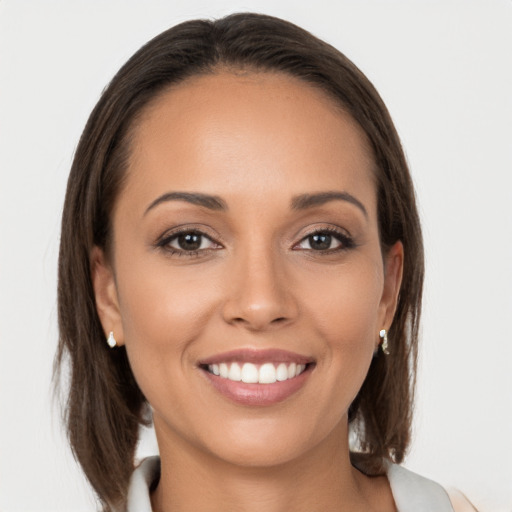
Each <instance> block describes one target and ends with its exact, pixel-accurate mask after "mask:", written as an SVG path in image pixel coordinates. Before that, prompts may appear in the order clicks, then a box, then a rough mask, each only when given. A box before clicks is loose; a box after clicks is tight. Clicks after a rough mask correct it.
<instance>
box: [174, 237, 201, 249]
mask: <svg viewBox="0 0 512 512" xmlns="http://www.w3.org/2000/svg"><path fill="white" fill-rule="evenodd" d="M178 245H179V246H180V248H181V249H183V250H184V251H196V250H197V249H199V248H200V247H201V235H197V234H195V233H187V234H185V235H180V236H179V237H178Z"/></svg>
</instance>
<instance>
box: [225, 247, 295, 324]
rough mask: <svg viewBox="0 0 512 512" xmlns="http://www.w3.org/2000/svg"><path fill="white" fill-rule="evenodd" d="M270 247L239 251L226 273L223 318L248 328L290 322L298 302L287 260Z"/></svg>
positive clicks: (292, 319)
mask: <svg viewBox="0 0 512 512" xmlns="http://www.w3.org/2000/svg"><path fill="white" fill-rule="evenodd" d="M281 260H282V256H281V258H280V256H279V255H276V254H273V252H272V250H271V249H267V250H259V251H254V250H252V251H251V250H250V251H247V252H245V254H244V255H241V254H240V255H239V258H237V261H236V262H234V263H233V264H232V265H231V267H230V269H229V273H228V282H227V289H228V294H227V297H226V300H225V302H224V305H223V311H222V313H223V317H224V320H225V321H226V322H227V323H229V324H231V325H240V326H243V327H245V328H247V329H249V330H251V331H265V330H269V329H274V328H277V327H280V326H283V325H287V324H289V323H291V322H293V321H294V320H295V319H296V318H297V315H298V304H297V301H296V297H295V296H294V294H293V289H292V286H291V282H290V279H289V277H288V272H287V271H286V264H285V263H283V261H281Z"/></svg>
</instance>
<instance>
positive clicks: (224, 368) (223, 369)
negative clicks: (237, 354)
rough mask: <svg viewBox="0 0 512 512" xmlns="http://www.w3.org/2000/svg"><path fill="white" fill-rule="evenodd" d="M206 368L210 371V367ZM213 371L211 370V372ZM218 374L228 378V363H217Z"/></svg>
mask: <svg viewBox="0 0 512 512" xmlns="http://www.w3.org/2000/svg"><path fill="white" fill-rule="evenodd" d="M208 369H209V370H210V371H212V370H211V369H210V367H208ZM212 373H213V372H212ZM219 375H220V376H221V377H222V378H224V379H227V378H228V375H229V368H228V365H227V364H226V363H220V365H219Z"/></svg>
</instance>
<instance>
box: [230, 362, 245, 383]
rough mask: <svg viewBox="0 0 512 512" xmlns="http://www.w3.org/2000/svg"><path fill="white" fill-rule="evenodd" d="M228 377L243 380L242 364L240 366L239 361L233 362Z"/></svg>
mask: <svg viewBox="0 0 512 512" xmlns="http://www.w3.org/2000/svg"><path fill="white" fill-rule="evenodd" d="M228 379H229V380H235V381H239V380H242V370H240V366H238V364H237V363H232V364H231V368H230V369H229V374H228Z"/></svg>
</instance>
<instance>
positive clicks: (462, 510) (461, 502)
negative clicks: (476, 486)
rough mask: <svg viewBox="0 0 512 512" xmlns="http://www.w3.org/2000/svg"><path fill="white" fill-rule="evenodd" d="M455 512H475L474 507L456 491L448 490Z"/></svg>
mask: <svg viewBox="0 0 512 512" xmlns="http://www.w3.org/2000/svg"><path fill="white" fill-rule="evenodd" d="M448 495H449V496H450V500H451V502H452V505H453V510H454V511H455V512H477V509H476V507H475V506H474V505H473V504H472V503H471V502H470V501H469V500H468V499H467V498H466V496H464V494H462V493H461V492H460V491H458V490H457V489H448Z"/></svg>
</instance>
